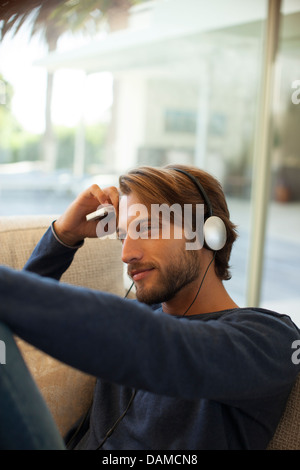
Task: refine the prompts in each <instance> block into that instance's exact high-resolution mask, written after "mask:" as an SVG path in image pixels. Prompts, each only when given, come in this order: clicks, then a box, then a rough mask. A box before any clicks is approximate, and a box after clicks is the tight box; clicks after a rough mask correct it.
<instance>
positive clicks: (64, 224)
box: [54, 184, 119, 246]
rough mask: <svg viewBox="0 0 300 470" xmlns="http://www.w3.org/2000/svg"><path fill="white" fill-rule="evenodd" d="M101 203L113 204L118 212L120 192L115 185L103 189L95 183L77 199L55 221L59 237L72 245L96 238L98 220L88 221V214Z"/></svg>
mask: <svg viewBox="0 0 300 470" xmlns="http://www.w3.org/2000/svg"><path fill="white" fill-rule="evenodd" d="M101 204H112V205H113V206H114V208H115V211H116V214H118V208H119V193H118V189H117V188H116V187H114V186H110V187H109V188H105V189H101V188H100V187H99V186H98V185H96V184H93V185H92V186H91V187H90V188H88V189H86V190H85V191H83V192H82V193H81V194H79V196H78V197H77V198H76V199H75V201H74V202H73V203H72V204H71V205H70V206H69V207H68V209H67V210H66V211H65V212H64V214H62V215H61V216H60V217H59V218H58V219H57V220H56V221H55V223H54V229H55V232H56V234H57V236H58V237H59V239H60V240H61V241H62V242H63V243H65V244H67V245H70V246H75V245H77V244H78V243H79V242H80V241H82V240H83V239H84V238H86V237H89V238H96V237H97V234H96V226H97V223H98V220H91V221H88V222H87V221H86V215H87V214H89V213H91V212H93V211H95V210H97V208H98V207H99V205H101Z"/></svg>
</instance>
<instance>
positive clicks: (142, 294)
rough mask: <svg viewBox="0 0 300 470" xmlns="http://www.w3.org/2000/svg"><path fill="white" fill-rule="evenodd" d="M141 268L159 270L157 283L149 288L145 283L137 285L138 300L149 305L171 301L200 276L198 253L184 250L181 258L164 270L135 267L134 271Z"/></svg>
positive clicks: (170, 263)
mask: <svg viewBox="0 0 300 470" xmlns="http://www.w3.org/2000/svg"><path fill="white" fill-rule="evenodd" d="M141 267H143V268H145V269H147V268H149V267H150V268H151V267H152V268H154V269H155V270H157V271H156V274H155V275H156V276H157V279H156V282H155V283H152V285H150V286H149V287H147V283H144V282H143V281H140V282H138V283H136V298H137V300H138V301H140V302H143V303H145V304H147V305H152V304H159V303H162V302H167V301H168V300H171V299H172V298H173V297H174V296H175V295H176V294H177V293H178V292H179V291H180V290H181V289H183V288H184V287H185V286H187V285H189V284H190V283H192V282H194V281H195V280H196V279H197V278H198V277H199V275H200V264H199V258H198V256H197V253H196V252H193V251H191V250H183V252H182V253H181V254H180V256H176V259H175V260H172V261H170V262H169V264H168V265H167V266H166V267H164V269H163V270H162V269H161V268H157V267H156V266H153V265H151V266H140V265H135V266H134V269H139V268H141ZM132 269H133V268H132ZM158 269H159V271H158Z"/></svg>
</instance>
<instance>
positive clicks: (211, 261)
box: [181, 251, 217, 317]
mask: <svg viewBox="0 0 300 470" xmlns="http://www.w3.org/2000/svg"><path fill="white" fill-rule="evenodd" d="M216 254H217V252H216V251H215V252H214V255H213V257H212V259H211V260H210V262H209V264H208V266H207V268H206V270H205V273H204V275H203V278H202V280H201V283H200V286H199V289H198V291H197V293H196V295H195V297H194V300H193V301H192V303H191V304H190V306H189V307H188V308H187V309H186V311H185V312H184V314H183V315H181V316H182V317H184V316H185V315H186V314H187V312H188V311H189V310H190V308H191V307H192V305H193V304H194V302H195V301H196V299H197V297H198V295H199V292H200V290H201V287H202V284H203V282H204V279H205V278H206V274H207V272H208V270H209V268H210V266H211V264H212V263H213V261H214V259H215V257H216Z"/></svg>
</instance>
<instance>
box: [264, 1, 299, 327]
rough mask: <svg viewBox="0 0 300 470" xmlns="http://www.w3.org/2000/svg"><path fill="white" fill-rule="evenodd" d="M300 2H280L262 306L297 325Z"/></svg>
mask: <svg viewBox="0 0 300 470" xmlns="http://www.w3.org/2000/svg"><path fill="white" fill-rule="evenodd" d="M299 65H300V2H290V1H284V2H283V4H282V25H281V32H280V42H279V52H278V57H277V62H276V83H275V93H274V108H273V118H274V126H273V127H274V131H273V139H272V145H271V156H272V194H271V201H270V208H269V218H268V228H267V239H266V253H265V263H264V277H263V285H262V305H263V306H266V307H268V308H274V309H275V310H277V311H279V312H282V313H287V314H288V315H291V316H292V318H293V319H294V321H295V322H296V323H298V324H300V134H299V129H300V67H299Z"/></svg>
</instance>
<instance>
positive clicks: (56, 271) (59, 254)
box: [24, 225, 82, 279]
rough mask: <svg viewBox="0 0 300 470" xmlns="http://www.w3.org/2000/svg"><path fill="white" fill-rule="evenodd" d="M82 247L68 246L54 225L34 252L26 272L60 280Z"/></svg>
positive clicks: (26, 265) (25, 268) (27, 264)
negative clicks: (59, 236)
mask: <svg viewBox="0 0 300 470" xmlns="http://www.w3.org/2000/svg"><path fill="white" fill-rule="evenodd" d="M80 246H82V243H80V244H79V245H77V246H75V247H69V246H66V245H65V244H64V243H62V242H61V241H60V240H59V239H58V237H57V236H56V234H55V231H54V229H53V225H52V226H51V227H49V229H48V230H47V231H46V233H45V234H44V235H43V237H42V238H41V240H40V241H39V243H38V244H37V246H36V247H35V249H34V250H33V252H32V254H31V256H30V258H29V260H28V261H27V263H26V264H25V266H24V270H25V271H30V272H33V273H36V274H39V275H41V276H46V277H51V278H53V279H60V278H61V276H62V274H63V273H64V272H65V271H66V270H67V269H68V267H69V266H70V264H71V263H72V261H73V258H74V255H75V253H76V251H77V249H78V248H80Z"/></svg>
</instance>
